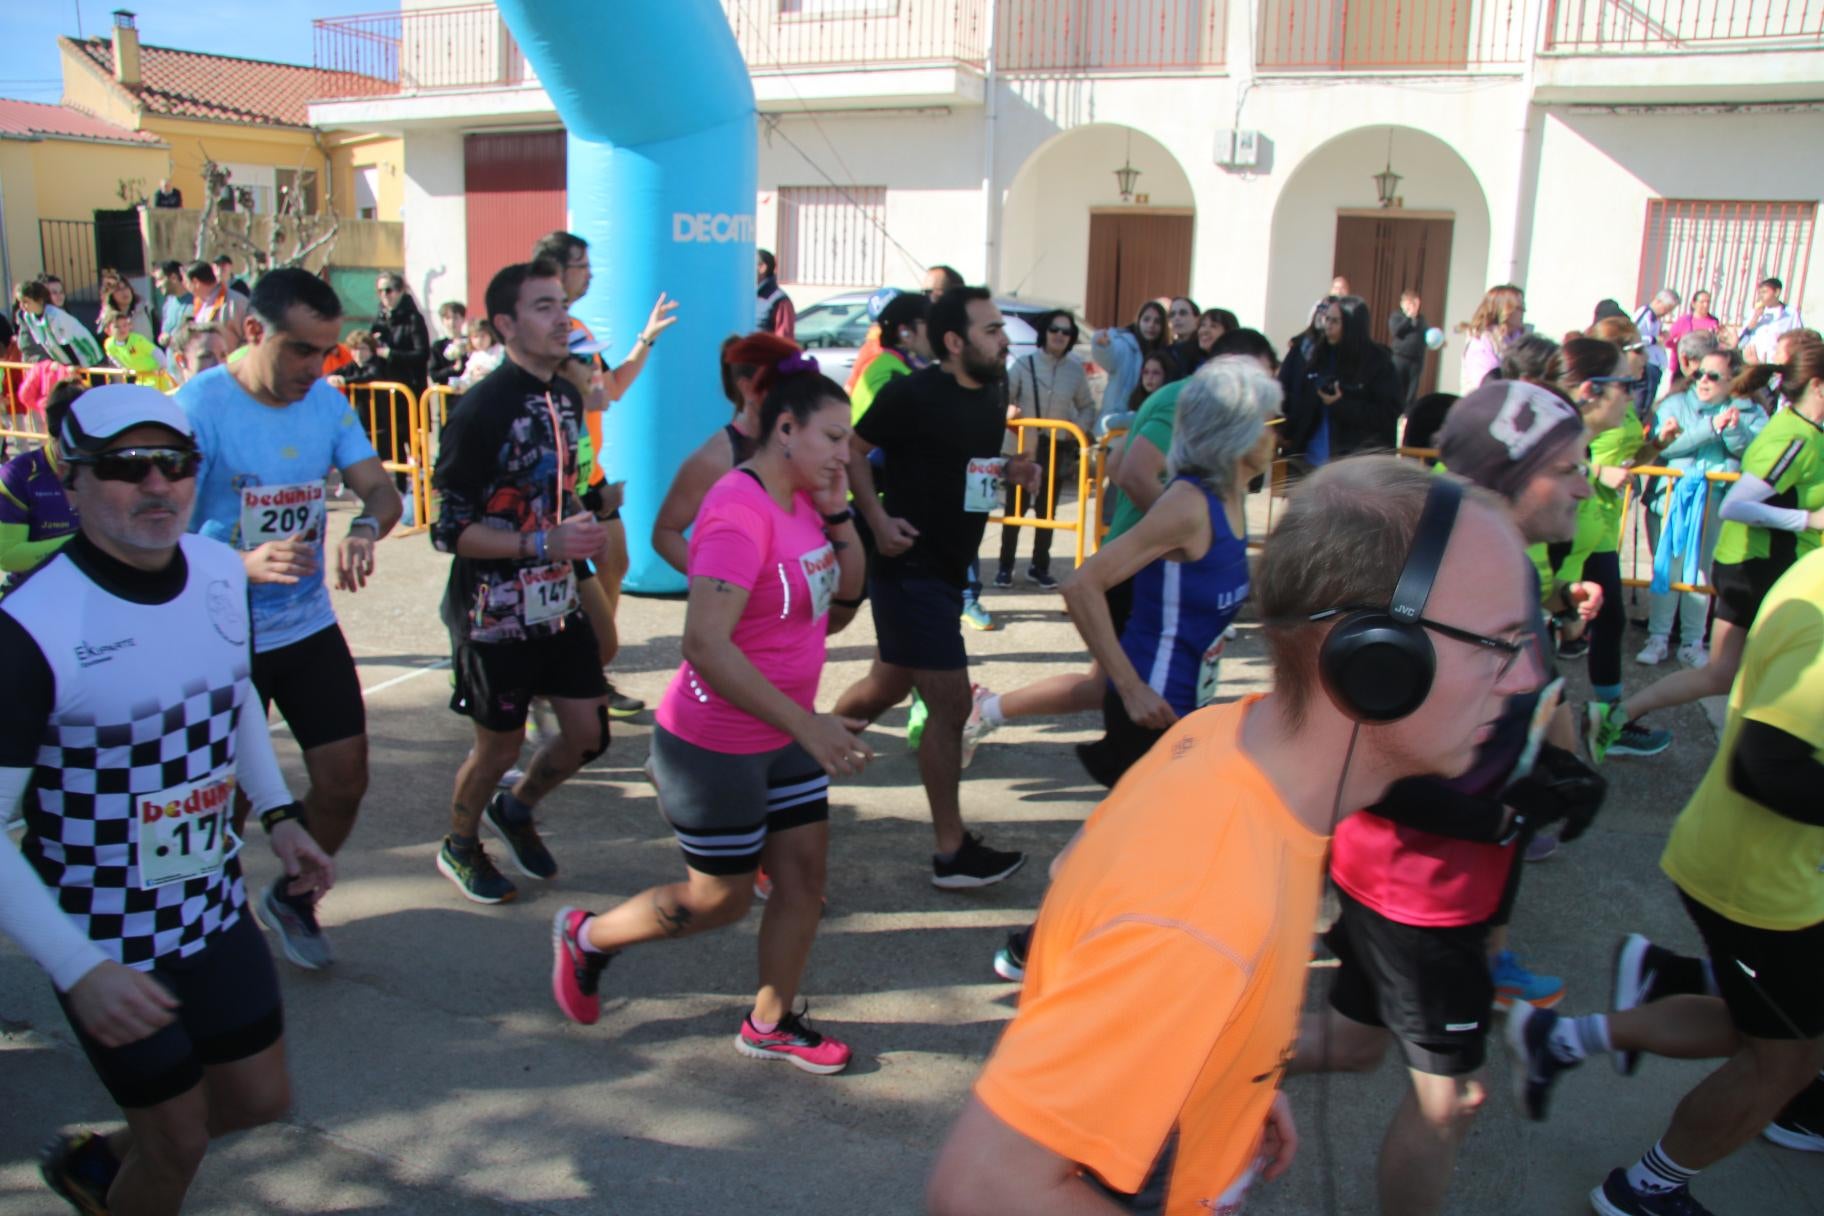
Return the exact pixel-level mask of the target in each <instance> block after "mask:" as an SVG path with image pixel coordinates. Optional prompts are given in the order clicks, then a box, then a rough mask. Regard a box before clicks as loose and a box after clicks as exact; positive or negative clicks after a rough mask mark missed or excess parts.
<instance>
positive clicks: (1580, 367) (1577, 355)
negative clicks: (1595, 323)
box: [1558, 338, 1622, 399]
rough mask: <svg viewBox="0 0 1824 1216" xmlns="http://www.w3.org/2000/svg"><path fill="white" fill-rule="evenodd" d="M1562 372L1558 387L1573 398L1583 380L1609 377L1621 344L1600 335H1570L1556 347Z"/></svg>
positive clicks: (1614, 366)
mask: <svg viewBox="0 0 1824 1216" xmlns="http://www.w3.org/2000/svg"><path fill="white" fill-rule="evenodd" d="M1558 357H1559V361H1560V363H1561V364H1562V366H1563V373H1562V376H1561V378H1560V380H1559V386H1560V387H1561V388H1563V389H1564V390H1565V391H1566V392H1568V393H1569V394H1570V395H1571V397H1572V398H1573V399H1574V398H1575V397H1576V396H1577V389H1578V387H1579V386H1581V385H1582V384H1583V383H1584V382H1586V381H1589V380H1594V379H1595V378H1596V377H1598V376H1613V375H1615V369H1616V368H1618V367H1620V366H1621V363H1622V357H1621V347H1619V346H1617V345H1615V343H1613V342H1607V341H1604V340H1603V339H1601V338H1572V339H1571V340H1570V341H1568V342H1566V343H1565V344H1564V345H1563V346H1561V347H1559V348H1558Z"/></svg>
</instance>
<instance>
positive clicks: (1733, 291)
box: [1634, 198, 1818, 322]
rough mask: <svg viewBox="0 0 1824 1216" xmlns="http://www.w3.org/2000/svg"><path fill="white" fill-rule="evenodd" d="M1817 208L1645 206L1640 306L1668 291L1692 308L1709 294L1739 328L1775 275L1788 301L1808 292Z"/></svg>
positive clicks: (1714, 203) (1701, 202) (1656, 202)
mask: <svg viewBox="0 0 1824 1216" xmlns="http://www.w3.org/2000/svg"><path fill="white" fill-rule="evenodd" d="M1817 215H1818V205H1817V203H1816V202H1774V203H1761V202H1744V201H1741V200H1735V199H1689V198H1656V199H1650V200H1649V201H1648V202H1647V228H1646V233H1645V235H1644V237H1643V238H1642V242H1641V254H1640V282H1639V283H1638V284H1637V285H1636V287H1635V293H1634V294H1635V307H1637V308H1638V307H1640V306H1641V305H1643V304H1645V303H1646V302H1647V301H1648V300H1651V299H1652V298H1653V296H1654V293H1656V292H1658V291H1659V289H1660V288H1662V287H1670V288H1671V289H1672V290H1673V291H1676V292H1677V293H1678V294H1679V298H1680V299H1682V300H1684V301H1685V304H1686V306H1687V307H1688V306H1689V304H1690V301H1691V296H1692V293H1693V292H1698V291H1708V292H1709V293H1710V297H1711V298H1710V311H1711V312H1712V313H1713V314H1714V315H1716V316H1717V317H1718V318H1720V319H1721V320H1723V321H1725V322H1732V321H1741V320H1743V319H1744V318H1745V317H1746V316H1747V315H1748V313H1749V311H1750V309H1751V308H1752V307H1753V303H1754V289H1755V286H1756V284H1758V283H1759V282H1760V281H1761V280H1762V279H1765V278H1768V277H1769V276H1771V277H1773V278H1777V279H1779V280H1781V281H1782V282H1783V283H1785V285H1786V292H1785V295H1786V298H1787V299H1788V300H1797V299H1798V298H1800V297H1801V296H1802V295H1803V294H1804V292H1805V268H1806V266H1807V265H1808V264H1809V262H1810V260H1811V236H1812V230H1813V228H1814V227H1815V225H1816V221H1817Z"/></svg>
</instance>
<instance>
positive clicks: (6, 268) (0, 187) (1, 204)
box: [0, 181, 13, 288]
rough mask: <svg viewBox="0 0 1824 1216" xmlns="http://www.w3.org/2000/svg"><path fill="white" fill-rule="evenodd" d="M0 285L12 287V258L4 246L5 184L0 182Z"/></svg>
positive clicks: (5, 245)
mask: <svg viewBox="0 0 1824 1216" xmlns="http://www.w3.org/2000/svg"><path fill="white" fill-rule="evenodd" d="M0 283H5V284H6V285H7V287H8V288H11V287H12V285H13V258H12V254H11V252H10V251H9V250H8V248H7V244H6V183H5V182H4V181H0Z"/></svg>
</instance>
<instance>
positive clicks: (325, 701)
mask: <svg viewBox="0 0 1824 1216" xmlns="http://www.w3.org/2000/svg"><path fill="white" fill-rule="evenodd" d="M341 318H342V304H341V301H340V300H338V299H337V298H336V293H335V291H334V290H333V289H332V288H331V287H330V286H329V285H328V284H326V283H324V282H323V281H322V280H321V279H319V278H317V277H316V276H315V275H313V274H311V273H310V272H309V271H306V270H301V269H296V268H288V269H284V270H275V271H273V272H272V273H270V274H268V275H266V276H264V277H263V278H261V279H260V283H259V286H258V287H257V288H256V289H255V290H254V293H253V298H252V300H251V301H250V303H249V313H248V316H247V319H246V321H245V322H244V324H245V326H246V342H247V352H248V353H247V355H246V357H245V358H243V359H241V360H239V361H238V362H235V363H232V364H228V365H226V366H222V367H217V368H213V369H211V370H209V371H206V372H204V373H203V374H201V375H199V376H197V377H196V378H194V379H192V380H190V381H189V382H187V383H186V384H185V385H184V386H183V387H182V388H181V389H179V390H178V393H177V400H178V403H179V404H181V405H182V406H183V407H184V412H185V414H187V415H188V416H189V419H190V425H191V427H192V429H193V430H194V431H195V432H196V441H197V446H198V447H200V448H201V449H202V451H203V454H204V456H203V466H202V469H201V470H200V471H199V472H198V474H197V483H196V506H195V509H194V511H193V513H192V515H191V518H190V529H191V531H193V532H200V533H202V534H203V535H204V536H208V537H212V538H214V539H216V540H220V541H223V542H225V543H226V544H229V545H231V546H233V547H234V548H235V549H237V550H239V551H240V552H241V555H242V560H243V562H244V563H245V565H246V567H247V579H248V582H249V583H251V584H252V587H251V589H250V590H251V598H252V602H253V684H254V687H255V689H256V690H257V691H258V692H259V694H260V702H261V704H262V706H264V707H270V706H271V705H272V704H273V703H274V702H277V703H278V707H279V712H280V713H281V714H283V715H284V718H285V722H286V725H288V726H289V727H290V728H291V733H292V735H293V736H294V737H295V738H296V739H297V741H298V746H299V747H300V748H302V749H303V752H304V768H305V771H306V773H308V775H309V777H310V790H309V792H308V793H307V794H305V796H304V799H303V801H304V810H305V827H307V828H308V829H309V831H310V834H311V836H312V838H313V839H315V840H316V842H317V843H318V844H319V845H321V846H322V847H323V849H324V851H325V852H328V853H332V854H333V853H335V852H336V851H337V850H338V849H340V848H341V847H342V842H343V841H345V840H347V839H348V834H349V832H350V831H351V830H353V828H354V824H355V815H356V813H357V812H358V810H359V809H360V805H361V798H362V796H363V795H364V794H365V793H366V792H367V715H366V708H365V706H364V704H363V702H362V699H361V682H360V679H359V677H358V675H357V674H356V671H355V663H354V659H353V657H352V656H350V654H349V652H348V643H347V642H346V641H345V640H344V639H343V637H342V630H341V628H340V627H339V626H338V625H337V624H336V614H335V610H334V608H333V607H331V604H330V599H329V588H328V587H327V586H326V585H325V583H324V580H323V568H324V565H325V552H326V547H327V546H326V543H325V542H326V539H327V537H326V529H327V528H328V524H329V518H328V513H327V507H328V494H327V484H326V483H327V480H328V477H329V472H330V470H331V469H338V470H340V471H341V474H342V482H343V484H344V485H346V486H347V487H348V488H349V489H350V490H353V491H354V492H355V493H356V494H358V495H360V497H361V504H362V511H361V514H360V515H359V516H357V517H356V518H355V520H354V521H353V522H352V523H351V524H350V525H349V529H348V533H347V535H345V536H344V537H343V538H342V539H341V540H340V541H339V542H337V544H336V545H335V565H336V585H337V587H338V588H340V589H342V590H346V591H349V592H354V591H359V590H360V589H361V588H362V587H363V586H365V585H366V583H367V579H368V577H369V576H370V575H371V574H372V573H373V569H374V543H375V542H376V541H378V540H379V539H380V538H381V537H382V536H385V535H386V534H387V532H389V531H390V530H391V529H392V527H393V525H394V524H396V523H397V522H398V521H399V516H400V511H401V503H400V500H399V492H398V491H397V490H395V489H394V488H393V483H392V478H391V476H390V475H389V474H388V473H387V471H386V469H385V468H384V466H382V464H381V463H380V458H379V457H378V456H377V455H375V454H374V448H373V445H372V444H371V443H370V442H368V438H367V436H366V434H365V433H363V431H362V429H361V424H360V422H359V421H358V420H357V419H356V417H355V412H354V411H353V410H352V409H350V408H349V404H348V402H347V400H345V399H344V398H343V397H342V395H341V394H340V393H338V392H337V391H336V390H335V389H334V388H331V387H330V385H329V383H328V382H327V381H326V380H324V379H323V358H324V356H325V355H327V354H328V353H329V352H330V350H331V349H332V348H334V346H335V345H336V342H337V340H338V338H339V336H340V331H341ZM255 907H256V908H257V910H258V911H259V913H260V916H261V919H262V920H264V921H265V922H266V924H267V925H268V926H269V927H270V928H273V929H274V930H276V931H277V933H278V935H279V940H280V945H281V946H282V947H283V948H284V951H285V955H286V957H287V958H289V959H291V961H292V962H294V963H296V964H298V965H299V966H301V967H306V968H311V969H315V968H318V967H322V966H325V965H326V964H328V963H330V962H332V961H333V959H334V955H333V954H332V953H331V951H330V949H329V943H328V942H327V941H326V940H325V939H324V937H323V933H322V930H321V929H320V928H319V927H318V925H317V920H316V914H315V910H314V905H313V902H312V898H311V897H310V896H308V895H306V896H296V897H294V896H291V895H290V894H289V893H288V892H286V890H285V889H284V885H283V882H282V881H281V882H278V883H274V884H273V886H272V887H270V888H268V890H267V891H266V893H265V894H264V896H263V897H261V898H260V899H259V900H257V901H255Z"/></svg>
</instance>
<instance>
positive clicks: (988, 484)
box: [963, 456, 1007, 515]
mask: <svg viewBox="0 0 1824 1216" xmlns="http://www.w3.org/2000/svg"><path fill="white" fill-rule="evenodd" d="M1006 475H1007V458H1006V457H1005V456H972V457H970V459H969V467H968V468H967V469H966V470H965V471H964V473H963V510H965V511H970V512H975V513H977V514H984V515H985V514H987V513H988V512H990V511H996V510H999V509H1000V506H1001V498H1002V496H1003V493H1004V492H1003V490H1002V487H1001V480H1002V478H1004V477H1005V476H1006Z"/></svg>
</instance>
